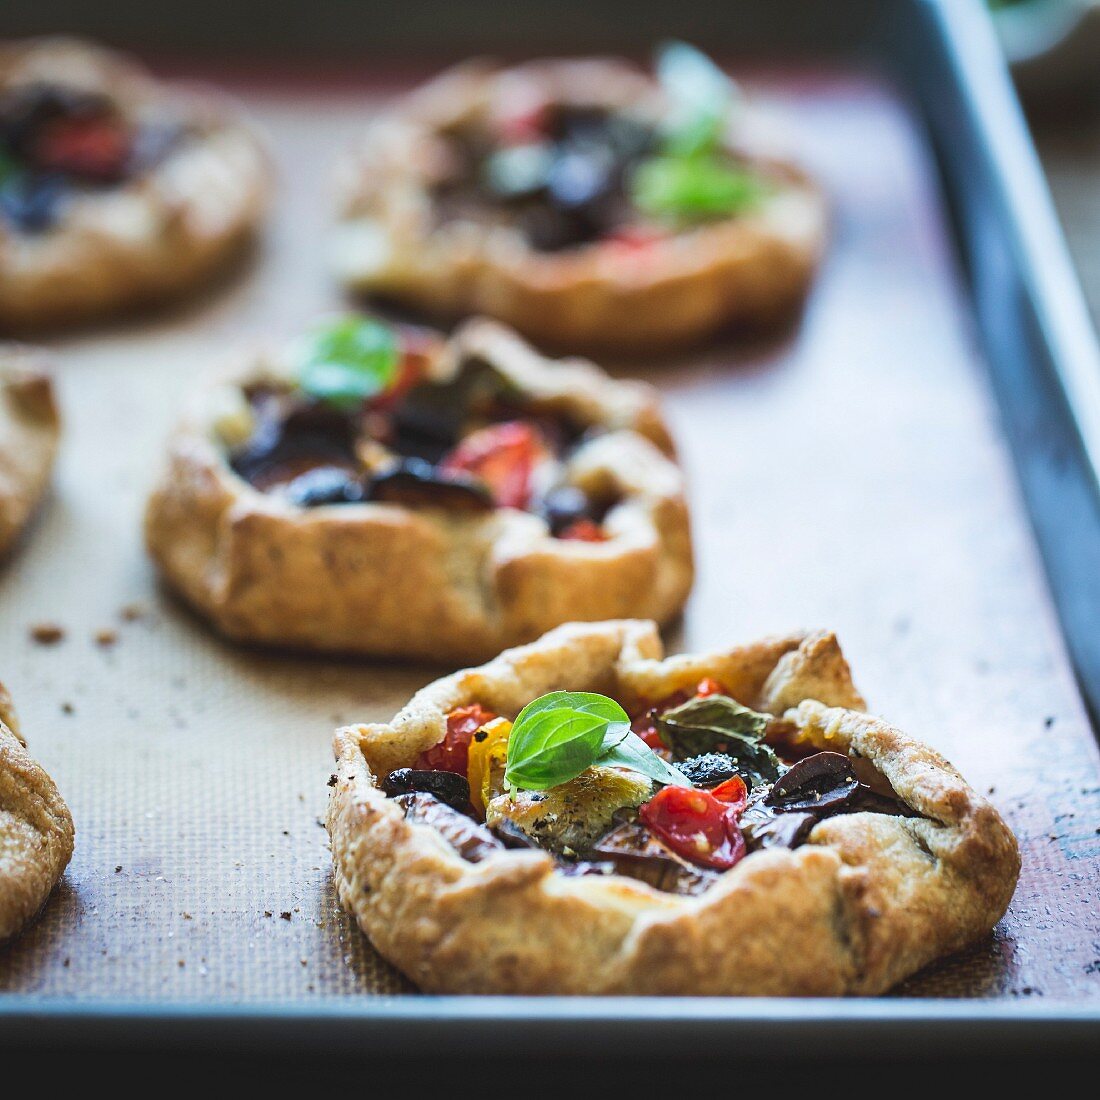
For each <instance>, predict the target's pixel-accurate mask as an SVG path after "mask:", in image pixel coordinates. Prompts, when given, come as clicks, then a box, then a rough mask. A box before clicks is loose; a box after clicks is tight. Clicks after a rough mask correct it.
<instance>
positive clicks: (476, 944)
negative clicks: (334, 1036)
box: [328, 621, 1020, 996]
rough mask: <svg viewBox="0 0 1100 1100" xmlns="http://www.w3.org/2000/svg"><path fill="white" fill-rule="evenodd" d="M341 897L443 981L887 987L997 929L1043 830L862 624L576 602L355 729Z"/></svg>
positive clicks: (724, 988)
mask: <svg viewBox="0 0 1100 1100" xmlns="http://www.w3.org/2000/svg"><path fill="white" fill-rule="evenodd" d="M335 752H336V758H337V771H336V773H335V774H334V775H333V776H332V778H331V779H330V786H331V787H332V791H331V796H330V802H329V811H328V829H329V833H330V834H331V838H332V852H333V861H334V866H335V875H336V884H337V888H338V892H339V896H340V899H341V901H342V903H343V905H344V906H345V907H346V909H347V910H348V911H349V912H350V913H351V914H352V915H353V916H354V917H355V919H356V920H357V921H358V923H359V926H360V928H361V929H362V930H363V931H364V932H365V933H366V934H367V935H368V936H369V937H370V939H371V941H372V943H373V944H374V946H375V947H376V949H377V950H378V951H379V952H380V953H381V954H382V955H383V956H384V957H385V958H386V959H388V960H389V961H390V962H391V963H393V964H394V965H396V966H397V967H399V968H400V969H401V970H402V971H403V972H404V973H405V974H407V975H408V976H409V977H410V978H411V979H412V980H413V981H414V982H416V983H417V984H418V985H420V986H421V987H422V988H424V989H426V990H430V991H435V992H443V993H498V994H502V993H508V994H577V993H582V994H605V995H609V994H675V995H696V994H704V995H723V996H745V995H758V994H766V995H772V996H833V995H839V994H859V995H865V996H866V995H874V994H880V993H883V992H884V991H886V990H887V989H889V988H890V987H891V986H892V985H894V984H895V983H897V982H898V981H900V980H901V979H903V978H905V977H906V976H908V975H910V974H912V973H913V972H914V971H916V970H918V969H919V968H921V967H923V966H925V965H926V964H927V963H930V962H932V961H933V960H934V959H937V958H939V957H940V956H942V955H946V954H948V953H950V952H953V951H957V950H959V949H960V948H963V947H965V946H967V945H968V944H970V943H972V942H973V941H975V940H976V939H978V938H979V937H981V936H983V935H986V934H987V933H988V932H989V931H990V929H992V927H993V926H994V925H995V924H996V922H997V921H998V920H999V919H1000V918H1001V916H1002V915H1003V914H1004V912H1005V909H1006V907H1007V905H1008V903H1009V900H1010V899H1011V897H1012V893H1013V890H1014V888H1015V885H1016V880H1017V876H1018V873H1019V866H1020V864H1019V855H1018V851H1017V845H1016V841H1015V838H1014V837H1013V835H1012V833H1011V832H1010V831H1009V829H1008V827H1007V826H1006V825H1005V823H1004V821H1003V820H1002V819H1001V817H1000V816H999V815H998V813H997V811H996V810H995V809H994V808H993V806H992V805H990V803H989V802H987V801H986V800H985V799H984V798H982V797H980V796H979V795H978V794H976V793H975V791H974V790H972V789H971V788H970V787H969V786H968V785H967V784H966V782H965V781H964V780H963V779H962V778H961V777H960V776H959V774H958V773H957V772H956V771H955V770H954V769H953V768H952V767H951V765H950V764H949V763H948V762H947V761H946V760H944V759H943V757H942V756H940V755H939V754H938V753H937V752H935V751H934V750H933V749H931V748H929V747H928V746H926V745H923V744H921V743H920V742H919V741H917V740H915V739H913V738H911V737H909V736H907V735H906V734H904V733H902V732H901V731H900V730H898V729H896V728H895V727H893V726H891V725H890V724H889V723H887V722H885V721H884V720H882V719H881V718H875V717H873V716H871V715H870V714H868V713H866V712H865V709H864V702H863V700H862V698H861V697H860V695H859V693H858V692H857V691H856V689H855V687H854V685H853V683H852V678H851V673H850V671H849V668H848V665H847V662H846V661H845V659H844V657H843V655H842V653H841V651H840V648H839V646H838V644H837V641H836V638H835V637H834V636H833V635H832V634H828V633H816V634H806V635H798V636H792V637H787V638H773V639H768V640H764V641H760V642H757V643H755V644H752V645H747V646H743V647H739V648H735V649H729V650H725V651H723V652H719V653H715V654H711V655H709V656H676V657H669V658H667V659H662V651H661V643H660V638H659V635H658V632H657V629H656V626H655V625H654V624H653V623H647V622H640V621H620V622H604V623H593V624H579V623H572V624H568V625H564V626H562V627H560V628H558V629H556V630H554V631H552V632H551V633H549V634H547V635H546V636H545V637H543V638H541V639H539V640H538V641H536V642H534V643H532V644H529V645H526V646H523V647H520V648H516V649H512V650H510V651H508V652H506V653H503V654H501V655H500V656H499V657H497V658H496V659H495V660H493V661H491V662H489V663H488V664H486V665H484V666H482V667H480V668H474V669H470V670H467V671H464V672H458V673H455V674H454V675H451V676H448V677H447V678H446V679H442V680H438V681H436V682H435V683H433V684H431V685H429V686H428V687H426V688H424V689H423V690H422V691H420V692H418V693H417V694H416V695H415V696H414V697H413V698H412V700H411V701H410V702H409V704H408V705H407V706H406V707H405V708H404V709H403V710H402V711H401V712H400V713H399V714H398V715H397V716H396V717H395V718H394V719H393V720H392V721H390V722H384V723H374V724H368V725H361V726H352V727H349V728H345V729H341V730H339V731H338V732H337V734H336V739H335Z"/></svg>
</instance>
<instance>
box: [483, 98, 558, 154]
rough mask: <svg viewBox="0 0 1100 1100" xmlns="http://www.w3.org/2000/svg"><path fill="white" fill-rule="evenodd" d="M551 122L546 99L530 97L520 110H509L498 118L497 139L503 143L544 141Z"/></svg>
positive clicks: (517, 143) (515, 143) (518, 143)
mask: <svg viewBox="0 0 1100 1100" xmlns="http://www.w3.org/2000/svg"><path fill="white" fill-rule="evenodd" d="M549 123H550V104H549V103H548V102H547V101H546V100H544V99H530V98H529V99H528V102H527V103H526V105H521V107H520V109H519V110H512V111H509V112H508V113H507V114H503V115H501V116H500V117H499V118H498V119H497V120H496V132H497V139H498V140H499V141H500V143H501V144H502V145H527V144H530V143H531V142H536V141H543V140H545V138H546V131H547V128H548V126H549Z"/></svg>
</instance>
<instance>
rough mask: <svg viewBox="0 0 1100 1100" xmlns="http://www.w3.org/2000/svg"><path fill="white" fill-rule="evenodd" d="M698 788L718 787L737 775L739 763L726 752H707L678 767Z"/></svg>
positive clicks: (684, 761) (685, 761)
mask: <svg viewBox="0 0 1100 1100" xmlns="http://www.w3.org/2000/svg"><path fill="white" fill-rule="evenodd" d="M676 767H678V768H679V769H680V771H682V772H683V773H684V775H686V776H687V777H688V779H690V780H691V782H692V783H693V784H694V785H695V786H696V787H717V786H718V784H719V783H725V781H726V780H727V779H732V778H733V777H734V776H735V775H737V761H736V760H734V759H733V757H732V756H727V755H726V754H725V753H724V752H707V753H703V755H702V756H693V757H692V758H691V759H690V760H683V761H681V762H680V763H679V764H677V765H676Z"/></svg>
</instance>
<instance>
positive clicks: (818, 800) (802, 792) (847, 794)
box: [764, 752, 859, 814]
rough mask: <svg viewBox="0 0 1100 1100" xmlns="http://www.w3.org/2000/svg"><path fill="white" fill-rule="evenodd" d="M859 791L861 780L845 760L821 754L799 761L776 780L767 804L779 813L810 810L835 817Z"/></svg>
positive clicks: (834, 753)
mask: <svg viewBox="0 0 1100 1100" xmlns="http://www.w3.org/2000/svg"><path fill="white" fill-rule="evenodd" d="M858 789H859V780H858V779H857V778H856V773H855V772H854V771H853V770H852V765H851V764H850V763H849V761H848V758H847V757H846V756H842V755H841V754H840V753H838V752H819V753H816V754H815V755H813V756H807V757H806V758H805V760H799V762H798V763H797V764H795V765H794V766H793V767H792V768H790V769H789V770H788V771H786V772H785V773H784V774H783V775H782V776H780V778H779V779H777V780H776V781H775V783H774V785H773V786H772V789H771V790H770V791H769V792H768V795H767V797H766V798H765V799H764V801H765V802H766V803H767V805H769V806H774V807H775V808H776V809H777V810H779V811H780V812H784V813H786V812H791V811H798V810H809V811H811V812H814V813H818V814H820V813H821V812H822V811H824V810H828V811H830V812H832V813H835V812H836V811H837V809H839V807H841V806H843V805H844V804H845V803H846V802H848V801H849V800H850V799H851V798H852V796H853V795H854V794H855V793H856V791H857V790H858Z"/></svg>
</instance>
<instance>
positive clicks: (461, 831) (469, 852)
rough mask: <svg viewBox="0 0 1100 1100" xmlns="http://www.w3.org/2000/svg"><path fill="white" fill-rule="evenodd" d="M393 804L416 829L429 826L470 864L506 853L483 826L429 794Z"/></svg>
mask: <svg viewBox="0 0 1100 1100" xmlns="http://www.w3.org/2000/svg"><path fill="white" fill-rule="evenodd" d="M394 801H395V802H396V803H397V804H398V805H399V806H400V807H401V808H402V809H403V810H404V811H405V818H406V820H408V821H412V822H413V823H414V824H417V825H430V826H431V827H432V828H433V829H435V830H436V832H438V833H439V834H440V836H442V837H443V839H444V840H445V841H447V843H448V844H450V846H451V847H452V848H454V850H455V851H456V852H458V854H459V855H460V856H461V857H462V858H463V859H464V860H466V861H467V862H469V863H480V862H481V861H482V860H483V859H486V858H488V857H489V856H491V855H494V854H495V853H497V852H503V851H504V845H503V844H501V842H500V841H499V840H497V838H496V837H495V836H493V834H492V833H491V832H489V830H488V829H486V828H485V826H484V825H478V824H477V822H475V821H471V820H470V819H469V818H468V817H466V815H465V814H460V813H459V812H458V810H455V809H452V808H451V807H450V806H448V805H447V804H446V803H444V802H440V801H439V799H438V798H436V797H435V795H432V794H428V793H427V792H426V791H413V792H411V793H410V794H400V795H398V796H397V797H396V798H395V799H394Z"/></svg>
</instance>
